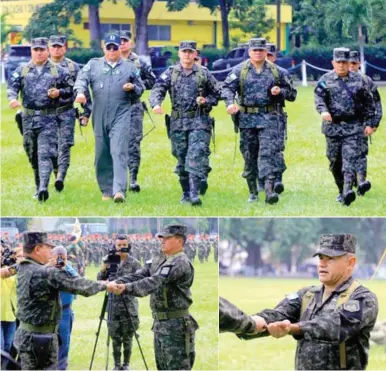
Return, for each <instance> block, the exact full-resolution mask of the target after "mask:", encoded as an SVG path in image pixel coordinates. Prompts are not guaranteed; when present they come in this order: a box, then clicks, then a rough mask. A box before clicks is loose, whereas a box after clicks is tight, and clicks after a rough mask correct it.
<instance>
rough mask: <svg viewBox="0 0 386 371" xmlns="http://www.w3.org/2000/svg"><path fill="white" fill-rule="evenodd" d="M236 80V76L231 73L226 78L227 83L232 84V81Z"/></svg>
mask: <svg viewBox="0 0 386 371" xmlns="http://www.w3.org/2000/svg"><path fill="white" fill-rule="evenodd" d="M236 79H237V75H236V74H235V73H231V74H230V75H229V76H228V77H227V80H228V81H229V82H232V81H233V80H236Z"/></svg>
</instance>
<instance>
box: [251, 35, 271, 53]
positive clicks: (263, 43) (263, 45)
mask: <svg viewBox="0 0 386 371" xmlns="http://www.w3.org/2000/svg"><path fill="white" fill-rule="evenodd" d="M248 49H249V50H252V49H261V50H267V40H266V39H264V38H262V37H259V38H258V39H250V40H249V42H248Z"/></svg>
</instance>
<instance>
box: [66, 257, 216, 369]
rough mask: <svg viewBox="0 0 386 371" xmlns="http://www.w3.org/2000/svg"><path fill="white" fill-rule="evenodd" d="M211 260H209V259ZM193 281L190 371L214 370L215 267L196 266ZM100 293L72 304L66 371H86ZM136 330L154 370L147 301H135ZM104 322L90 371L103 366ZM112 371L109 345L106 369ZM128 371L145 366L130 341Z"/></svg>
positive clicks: (89, 270)
mask: <svg viewBox="0 0 386 371" xmlns="http://www.w3.org/2000/svg"><path fill="white" fill-rule="evenodd" d="M211 258H212V257H211ZM195 270H196V272H195V280H194V284H193V287H192V295H193V301H194V304H193V305H192V306H191V308H190V312H191V313H192V315H193V317H194V318H195V319H196V321H197V322H198V324H199V326H200V328H199V330H198V331H197V332H196V362H195V365H194V369H197V370H217V363H218V355H217V344H218V300H217V298H218V285H217V283H218V280H217V277H218V268H217V264H216V263H213V262H211V263H204V264H200V263H198V262H197V263H196V264H195ZM97 271H98V269H97V268H95V267H88V268H87V271H86V275H87V277H88V278H90V279H96V274H97ZM104 295H105V294H104V293H100V294H97V295H95V296H92V297H89V298H85V297H83V296H78V297H77V299H76V301H75V302H74V304H73V308H74V312H75V322H74V327H73V331H72V337H71V347H70V362H69V367H68V369H69V370H88V368H89V364H90V360H91V355H92V351H93V349H94V344H95V339H96V336H95V334H96V331H97V328H98V324H99V316H100V313H101V308H102V303H103V298H104ZM139 317H140V326H139V330H138V333H139V334H140V338H139V341H140V343H141V346H142V350H143V352H144V355H145V359H146V362H147V364H148V367H149V369H150V370H155V369H156V365H155V359H154V350H153V332H152V331H151V327H152V324H153V319H152V316H151V311H150V306H149V297H145V298H139ZM106 328H107V326H106V322H105V321H104V322H103V324H102V331H101V334H100V337H99V341H98V346H97V350H96V356H95V359H94V365H93V370H104V369H105V364H106V349H107V348H106V341H107V331H106ZM113 367H114V362H113V357H112V348H111V342H110V358H109V369H112V368H113ZM130 369H131V370H144V369H145V366H144V363H143V361H142V358H141V354H140V351H139V348H138V345H137V343H136V342H135V339H134V344H133V353H132V358H131V363H130Z"/></svg>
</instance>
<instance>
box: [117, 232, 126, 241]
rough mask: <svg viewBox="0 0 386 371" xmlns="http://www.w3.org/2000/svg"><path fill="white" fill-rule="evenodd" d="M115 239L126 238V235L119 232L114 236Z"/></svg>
mask: <svg viewBox="0 0 386 371" xmlns="http://www.w3.org/2000/svg"><path fill="white" fill-rule="evenodd" d="M115 239H116V240H127V239H128V237H127V235H126V234H124V233H120V234H117V235H116V236H115Z"/></svg>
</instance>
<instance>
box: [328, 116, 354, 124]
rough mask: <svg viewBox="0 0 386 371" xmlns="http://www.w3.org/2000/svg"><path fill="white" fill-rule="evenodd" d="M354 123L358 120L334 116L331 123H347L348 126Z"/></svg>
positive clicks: (352, 117)
mask: <svg viewBox="0 0 386 371" xmlns="http://www.w3.org/2000/svg"><path fill="white" fill-rule="evenodd" d="M354 121H355V122H357V121H359V119H358V118H357V117H355V116H335V117H333V118H332V122H333V123H334V124H339V123H341V122H347V123H348V124H351V123H352V122H354Z"/></svg>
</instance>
